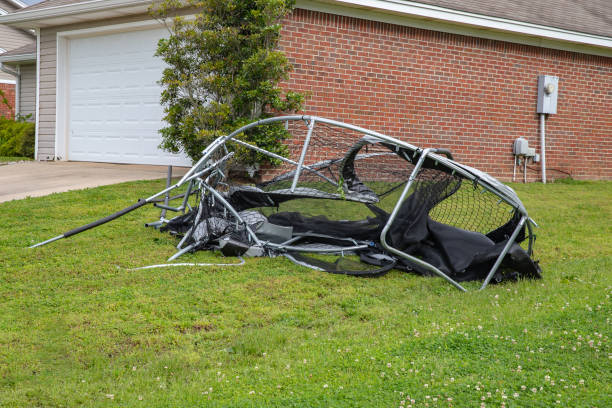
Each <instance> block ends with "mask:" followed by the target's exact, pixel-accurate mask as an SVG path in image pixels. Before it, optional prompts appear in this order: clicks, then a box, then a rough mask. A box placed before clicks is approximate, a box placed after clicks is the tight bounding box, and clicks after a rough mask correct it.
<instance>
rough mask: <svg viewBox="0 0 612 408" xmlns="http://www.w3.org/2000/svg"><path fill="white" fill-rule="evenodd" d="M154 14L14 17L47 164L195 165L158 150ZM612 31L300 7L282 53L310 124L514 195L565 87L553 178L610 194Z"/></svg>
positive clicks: (51, 9) (516, 13) (586, 11)
mask: <svg viewBox="0 0 612 408" xmlns="http://www.w3.org/2000/svg"><path fill="white" fill-rule="evenodd" d="M149 4H150V1H148V0H146V1H145V0H93V1H92V0H89V1H83V0H47V1H44V2H42V3H40V4H37V5H34V6H31V7H28V8H25V9H23V10H21V11H19V12H16V13H11V14H7V15H4V16H0V24H5V25H8V26H10V27H14V28H22V29H34V30H35V31H36V33H37V34H36V35H37V42H38V44H39V47H38V49H37V58H36V61H37V81H38V87H37V88H36V89H37V94H38V98H37V101H38V103H37V109H36V112H37V139H36V140H37V148H36V151H37V158H38V159H39V160H53V159H59V160H88V161H110V162H121V163H156V164H186V163H187V161H186V159H185V158H183V157H179V156H172V155H169V154H167V153H164V152H160V151H159V150H157V149H156V146H157V143H158V142H159V136H158V134H157V129H159V127H161V126H162V124H161V119H160V118H161V116H162V110H161V108H160V106H159V104H158V103H157V101H158V99H159V88H158V87H156V85H155V81H156V80H157V79H158V78H159V76H160V72H161V69H162V64H161V62H160V61H158V60H156V59H155V58H154V57H153V52H154V50H155V44H156V41H157V39H158V38H160V36H162V35H164V30H163V29H161V28H160V26H159V24H158V23H157V22H156V21H154V20H151V19H150V17H148V16H147V13H146V10H147V8H148V6H149ZM611 18H612V8H610V7H608V2H607V1H605V0H597V1H586V0H578V1H570V0H562V1H557V0H555V1H553V0H542V1H540V2H527V1H523V0H506V1H504V2H499V1H494V0H488V1H482V0H481V1H475V0H462V1H459V0H420V1H399V0H320V1H312V0H298V1H297V4H296V10H295V11H294V12H293V13H292V14H291V15H290V16H289V17H287V19H286V21H285V22H284V26H283V31H282V39H281V48H282V50H283V51H285V53H286V54H287V55H288V57H289V58H290V59H291V61H292V62H293V63H294V68H295V69H294V72H293V73H292V74H291V77H290V79H289V81H288V84H287V85H288V86H291V87H292V88H293V89H297V90H301V91H306V92H309V93H310V95H311V96H310V99H309V100H308V101H307V104H306V108H305V112H306V113H309V114H314V115H320V116H325V117H329V118H332V119H336V120H341V121H346V122H350V123H353V124H356V125H359V126H363V127H366V128H370V129H373V130H376V131H379V132H383V133H386V134H389V135H390V136H394V137H398V138H400V139H403V140H406V141H409V142H411V143H414V144H417V145H420V146H437V147H446V148H450V149H451V150H452V151H453V153H454V155H455V157H456V158H457V159H458V160H459V161H461V162H464V163H466V164H469V165H472V166H475V167H478V168H480V169H482V170H485V171H487V172H490V173H491V174H492V175H494V176H496V177H498V178H500V179H502V180H509V179H511V178H512V168H513V162H514V157H513V155H512V143H513V141H514V140H515V139H516V138H517V137H523V138H525V139H527V140H528V141H529V144H530V145H531V146H532V147H536V148H538V150H539V148H540V146H539V140H540V137H539V125H540V120H539V115H538V114H537V112H536V97H537V80H538V76H539V75H543V74H546V75H553V76H556V77H558V78H559V86H558V95H559V97H558V98H559V99H558V111H557V113H556V114H554V115H548V117H547V119H546V157H547V166H548V174H549V177H550V178H557V177H562V176H567V175H568V174H569V175H571V176H572V177H575V178H581V179H585V178H594V179H612V165H611V164H610V163H611V162H612V142H611V140H612V138H610V137H609V136H611V134H612V26H610V24H609V23H608V21H610V19H611ZM528 175H529V179H530V180H537V179H539V177H540V174H539V166H538V165H530V170H529V173H528Z"/></svg>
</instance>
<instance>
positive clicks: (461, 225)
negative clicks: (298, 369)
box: [166, 121, 540, 281]
mask: <svg viewBox="0 0 612 408" xmlns="http://www.w3.org/2000/svg"><path fill="white" fill-rule="evenodd" d="M275 125H277V124H275ZM263 126H265V125H263ZM287 129H288V130H289V131H290V133H291V134H292V138H291V139H288V140H287V141H286V145H287V149H288V158H289V159H290V160H291V162H289V163H285V162H283V163H281V164H280V165H279V166H276V167H274V166H271V165H270V166H265V165H264V166H263V167H262V168H260V170H259V174H258V178H257V179H256V182H255V183H251V184H249V183H248V182H245V180H244V179H240V180H237V179H227V178H225V179H223V180H219V182H218V183H217V184H216V185H215V188H216V190H217V191H219V192H220V194H222V196H223V197H224V198H225V199H226V200H227V202H228V203H229V204H230V205H231V206H232V207H233V208H234V209H235V210H236V211H237V212H238V217H236V215H235V214H233V213H231V212H230V211H228V210H227V208H225V207H224V206H223V205H221V204H220V202H219V200H218V199H215V197H213V195H212V194H211V193H210V192H209V191H206V190H202V196H201V197H202V198H201V201H200V203H199V205H198V206H197V207H196V208H195V209H194V211H192V212H190V213H188V214H187V215H185V216H182V217H179V218H177V219H175V220H173V221H172V222H170V223H169V224H168V225H167V227H166V228H167V229H168V230H170V231H173V232H175V233H177V234H179V235H182V236H185V235H186V236H187V238H186V239H185V240H186V241H187V242H186V244H190V245H194V247H197V248H204V247H215V246H218V245H219V240H221V239H225V240H228V239H231V240H232V241H236V242H242V243H243V244H244V248H245V250H246V248H248V247H249V246H251V245H253V244H254V242H253V239H252V237H251V236H250V235H249V233H248V231H247V229H249V228H250V229H251V230H252V231H253V233H254V234H256V236H258V237H259V238H260V239H261V240H264V247H265V248H264V249H265V250H264V251H263V253H267V254H272V253H276V254H278V253H285V254H287V255H289V256H290V257H291V258H292V260H294V261H295V262H297V263H300V264H307V265H310V266H313V267H316V268H318V269H323V270H327V271H329V272H333V273H348V274H352V275H358V276H367V275H370V276H378V275H380V274H382V273H385V272H386V271H388V270H389V269H391V267H395V268H399V269H403V270H409V271H413V272H416V273H419V274H423V275H430V274H431V272H429V271H428V270H427V269H426V268H423V267H420V266H418V265H415V264H413V263H411V262H410V261H409V260H407V259H405V258H403V257H396V256H392V255H391V254H389V253H387V252H386V251H385V250H384V249H383V247H382V245H381V243H380V242H379V241H380V235H381V232H382V230H383V227H384V226H385V225H386V224H387V221H388V220H389V217H390V214H391V212H392V210H393V208H394V207H395V206H396V204H397V202H398V200H399V198H400V195H401V193H402V191H403V190H404V188H405V186H406V183H407V182H408V180H409V177H410V175H411V174H412V172H413V170H414V163H416V162H417V160H418V159H419V157H420V153H421V152H420V151H416V152H415V151H412V150H409V149H404V148H401V147H398V146H397V145H394V144H391V143H378V142H376V140H375V139H373V138H371V137H365V138H364V135H363V133H361V132H357V131H354V130H350V129H345V128H342V127H339V126H332V125H328V124H324V123H317V124H316V126H315V127H314V129H313V131H312V134H311V138H310V140H309V143H308V147H307V149H306V150H305V152H304V161H303V167H302V170H301V172H300V173H299V177H298V178H297V179H295V174H296V173H297V170H296V168H297V166H296V164H297V162H298V161H299V160H300V157H301V156H302V154H303V150H304V141H305V139H306V134H307V132H308V125H307V123H306V122H304V121H288V122H287ZM294 184H295V186H294ZM292 187H295V188H293V189H292ZM519 219H520V217H519V214H518V213H517V212H516V211H515V209H514V208H512V206H510V205H509V204H507V203H506V202H505V201H503V200H501V199H500V198H499V197H498V196H497V195H496V194H494V193H493V192H491V191H490V190H486V189H483V188H482V187H481V186H480V184H478V183H476V182H472V181H471V180H467V179H465V178H464V177H463V176H461V175H460V174H459V173H454V172H452V171H451V170H450V169H449V168H447V167H445V166H443V165H441V164H439V163H438V162H437V161H435V160H433V159H430V158H427V159H425V161H424V163H423V167H422V168H421V169H420V171H419V172H418V174H416V177H415V179H414V182H413V183H412V186H411V190H410V191H409V195H408V196H407V198H406V199H405V200H404V202H403V203H402V205H401V207H400V208H399V211H398V212H397V216H396V218H395V220H394V221H393V223H392V224H391V227H390V229H389V231H388V234H387V241H388V243H389V244H390V245H391V246H392V247H394V248H396V249H398V250H400V251H403V252H404V253H407V254H409V255H411V256H414V257H418V258H419V259H421V260H423V261H425V262H427V263H429V264H431V265H433V266H435V267H436V268H438V269H439V270H440V271H442V272H444V273H445V274H447V275H448V276H450V277H451V278H453V279H455V280H457V281H464V280H474V279H483V278H484V276H486V274H487V273H488V271H489V270H490V268H491V266H492V265H493V263H494V262H495V260H496V259H497V257H498V256H499V254H500V253H501V251H502V249H503V248H504V247H505V246H506V243H507V241H508V239H509V237H510V235H511V234H512V232H513V231H514V230H515V228H516V226H517V225H518V222H519ZM298 235H299V236H298ZM296 237H297V238H299V241H300V242H302V244H304V240H305V239H306V238H305V237H309V238H308V239H309V241H308V245H314V243H316V242H319V241H322V240H323V238H322V237H324V240H325V242H324V243H323V242H319V243H320V244H321V245H323V246H327V249H328V250H329V248H332V249H333V247H334V245H336V246H337V247H338V248H339V250H338V252H339V253H343V252H342V250H341V248H342V247H345V246H347V245H348V244H347V241H346V240H352V241H351V242H353V243H354V244H361V245H362V246H363V245H366V246H367V248H365V249H363V248H362V249H359V250H355V251H352V253H354V254H356V255H359V256H360V259H361V265H362V266H361V267H357V266H356V265H355V264H354V262H355V261H354V260H351V261H350V262H349V261H348V260H338V261H335V262H329V261H325V260H321V259H315V258H312V257H309V256H307V255H305V254H299V253H298V252H297V251H296V250H293V249H291V248H292V247H296V245H297V244H296V242H298V239H297V238H296ZM524 239H525V230H524V228H523V230H522V231H521V233H520V234H519V236H518V238H517V240H516V241H517V242H521V241H522V240H524ZM269 240H272V241H275V242H276V243H277V244H279V243H283V242H285V241H286V242H289V241H291V244H290V246H288V247H283V248H281V247H278V246H271V245H269V246H265V242H269ZM334 242H335V243H334ZM288 245H289V244H288ZM349 246H350V245H349ZM328 252H330V251H328ZM343 265H344V266H343ZM348 265H351V266H350V267H349V266H348ZM364 265H366V266H364ZM367 265H370V266H367ZM521 276H527V277H539V276H540V271H539V267H538V266H537V264H536V263H534V262H533V261H532V260H531V258H530V257H529V256H528V255H527V253H526V252H525V251H524V250H523V249H522V248H521V247H520V246H519V245H518V244H516V243H514V244H513V245H512V247H511V248H510V251H509V254H508V255H507V256H506V257H505V258H504V261H503V263H502V268H501V269H500V271H499V272H498V274H497V275H496V277H495V280H497V281H501V280H503V279H508V278H518V277H521Z"/></svg>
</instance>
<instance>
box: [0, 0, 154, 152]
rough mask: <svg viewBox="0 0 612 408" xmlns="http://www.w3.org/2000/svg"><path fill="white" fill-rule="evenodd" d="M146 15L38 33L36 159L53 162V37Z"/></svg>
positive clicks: (55, 63) (145, 16) (47, 29)
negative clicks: (63, 32) (38, 66)
mask: <svg viewBox="0 0 612 408" xmlns="http://www.w3.org/2000/svg"><path fill="white" fill-rule="evenodd" d="M0 1H1V0H0ZM150 19H151V17H150V16H148V15H138V16H128V17H119V18H113V19H108V20H102V21H96V22H95V23H91V22H90V23H80V24H72V25H65V26H61V27H51V28H43V29H41V30H40V61H39V64H40V89H39V93H40V94H39V98H40V99H39V115H38V158H39V160H53V158H54V156H55V102H56V98H55V96H56V95H55V86H56V71H57V70H56V67H57V33H58V32H60V31H70V30H80V29H84V28H91V27H101V26H106V25H112V24H121V23H129V22H133V21H142V20H150Z"/></svg>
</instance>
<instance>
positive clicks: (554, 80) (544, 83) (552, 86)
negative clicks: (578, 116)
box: [537, 75, 559, 113]
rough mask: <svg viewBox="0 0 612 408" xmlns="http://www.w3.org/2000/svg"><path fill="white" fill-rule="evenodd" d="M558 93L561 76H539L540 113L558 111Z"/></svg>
mask: <svg viewBox="0 0 612 408" xmlns="http://www.w3.org/2000/svg"><path fill="white" fill-rule="evenodd" d="M558 94H559V77H556V76H551V75H540V76H538V108H537V110H538V113H557V95H558Z"/></svg>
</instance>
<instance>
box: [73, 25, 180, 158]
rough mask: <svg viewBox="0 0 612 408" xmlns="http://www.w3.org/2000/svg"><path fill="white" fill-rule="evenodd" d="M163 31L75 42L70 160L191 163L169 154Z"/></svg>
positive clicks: (122, 34)
mask: <svg viewBox="0 0 612 408" xmlns="http://www.w3.org/2000/svg"><path fill="white" fill-rule="evenodd" d="M165 34H166V31H165V30H163V29H156V30H144V31H135V32H128V33H117V34H109V35H102V36H96V37H89V38H79V39H73V40H70V45H69V46H70V50H69V61H68V62H69V63H68V72H69V78H70V80H69V86H68V100H69V103H68V105H69V106H68V117H69V120H68V134H69V137H68V159H69V160H91V161H103V162H116V163H142V164H172V165H190V160H189V159H188V158H186V157H184V156H181V155H174V154H170V153H167V152H164V151H162V150H160V149H159V148H158V146H159V144H160V142H161V136H160V135H159V129H161V128H162V127H164V126H165V124H164V123H163V121H162V118H163V109H162V107H161V106H160V104H159V98H160V94H161V88H160V86H159V85H158V84H157V81H158V80H159V79H160V78H161V75H162V71H163V69H164V65H163V62H162V61H161V60H160V59H159V58H156V57H154V53H155V50H156V46H157V41H158V39H159V38H161V37H162V35H165Z"/></svg>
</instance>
